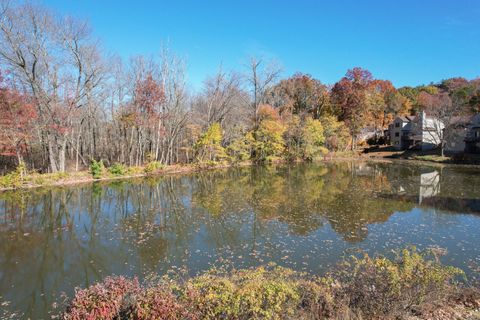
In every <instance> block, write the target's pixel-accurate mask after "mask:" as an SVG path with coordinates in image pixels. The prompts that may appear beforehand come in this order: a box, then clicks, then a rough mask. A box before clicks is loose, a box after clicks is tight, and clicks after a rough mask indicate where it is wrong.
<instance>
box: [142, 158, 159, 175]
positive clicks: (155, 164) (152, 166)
mask: <svg viewBox="0 0 480 320" xmlns="http://www.w3.org/2000/svg"><path fill="white" fill-rule="evenodd" d="M163 168H164V165H163V164H162V163H161V162H159V161H150V162H149V163H147V165H146V166H145V168H144V169H143V172H145V173H147V174H148V173H153V172H155V171H157V170H160V169H163Z"/></svg>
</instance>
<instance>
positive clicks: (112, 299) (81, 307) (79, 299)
mask: <svg viewBox="0 0 480 320" xmlns="http://www.w3.org/2000/svg"><path fill="white" fill-rule="evenodd" d="M139 290H140V286H139V284H138V281H137V280H136V279H133V280H130V279H126V278H124V277H107V278H106V279H105V280H104V281H103V282H101V283H97V284H95V285H93V286H90V287H89V288H87V289H83V290H78V289H77V290H75V297H74V298H73V300H72V301H71V302H70V304H69V305H68V307H67V310H66V312H65V314H64V316H63V319H65V320H81V319H107V320H109V319H117V318H118V316H119V314H120V313H123V312H125V308H126V306H125V302H126V301H127V299H126V298H127V296H129V295H134V294H137V293H138V292H139Z"/></svg>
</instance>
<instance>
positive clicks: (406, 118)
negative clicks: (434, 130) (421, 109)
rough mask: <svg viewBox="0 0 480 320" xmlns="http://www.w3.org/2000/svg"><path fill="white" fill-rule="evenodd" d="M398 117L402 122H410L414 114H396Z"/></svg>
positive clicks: (413, 118)
mask: <svg viewBox="0 0 480 320" xmlns="http://www.w3.org/2000/svg"><path fill="white" fill-rule="evenodd" d="M397 118H398V119H400V120H402V121H403V122H410V121H413V120H415V118H416V117H415V116H397Z"/></svg>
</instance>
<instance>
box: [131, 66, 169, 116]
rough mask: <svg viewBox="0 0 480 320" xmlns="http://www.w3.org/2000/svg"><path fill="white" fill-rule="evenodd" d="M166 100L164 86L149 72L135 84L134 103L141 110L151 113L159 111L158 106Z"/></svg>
mask: <svg viewBox="0 0 480 320" xmlns="http://www.w3.org/2000/svg"><path fill="white" fill-rule="evenodd" d="M164 100H165V93H164V91H163V88H162V86H161V85H160V84H159V83H158V82H157V81H156V80H155V79H153V77H152V75H150V74H149V75H148V76H147V77H146V78H145V79H142V80H139V81H137V83H136V84H135V99H134V104H135V106H136V107H137V108H139V109H140V111H141V112H145V113H147V114H149V115H151V114H153V113H156V112H158V110H157V108H158V106H159V105H160V104H162V102H163V101H164Z"/></svg>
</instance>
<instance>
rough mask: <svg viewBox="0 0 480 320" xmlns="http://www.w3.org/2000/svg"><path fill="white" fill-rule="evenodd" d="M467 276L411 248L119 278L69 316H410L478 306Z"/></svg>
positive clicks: (81, 297) (96, 289)
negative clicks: (463, 283) (321, 264)
mask: <svg viewBox="0 0 480 320" xmlns="http://www.w3.org/2000/svg"><path fill="white" fill-rule="evenodd" d="M460 274H462V272H461V271H460V270H459V269H456V268H453V267H448V266H443V265H441V264H440V263H438V262H437V259H436V257H434V256H433V258H432V256H431V255H430V256H429V255H428V254H426V253H419V252H417V251H416V249H415V248H411V249H406V250H403V251H402V252H401V253H399V254H398V257H397V258H396V259H392V260H390V259H387V258H384V257H376V258H371V257H369V256H368V255H365V256H364V257H363V258H352V259H351V260H349V261H348V262H346V263H344V264H343V265H342V266H341V268H339V269H338V270H336V271H334V272H332V273H330V274H328V275H327V276H325V277H314V276H309V275H306V274H304V273H299V272H296V271H293V270H290V269H286V268H281V267H275V266H274V267H259V268H256V269H249V270H234V271H231V272H225V271H221V270H220V271H219V270H216V269H214V270H211V271H208V272H206V273H204V274H202V275H199V276H196V277H193V278H190V279H182V278H180V277H176V276H174V277H172V276H165V277H163V278H162V279H161V280H160V281H158V282H152V281H150V284H147V285H139V284H138V282H137V281H136V280H135V279H134V280H128V279H125V278H123V277H116V278H107V279H106V280H105V281H103V282H102V283H100V284H96V285H93V286H91V287H89V288H87V289H83V290H76V294H75V297H74V298H73V300H72V301H71V302H70V303H69V305H68V307H67V308H66V311H65V313H64V315H63V318H64V319H100V318H101V319H139V320H141V319H394V318H401V319H404V318H408V317H410V316H412V315H416V316H418V315H419V314H422V312H423V311H422V310H428V309H429V310H432V308H433V306H435V308H436V306H438V305H441V304H447V303H448V302H449V301H450V303H451V301H455V303H456V304H458V303H463V304H464V305H467V304H469V305H470V307H471V308H478V306H479V303H477V301H480V294H479V291H478V290H473V291H472V290H470V291H469V290H467V289H464V290H460V289H461V287H460V286H459V285H458V283H456V282H454V280H455V277H456V276H458V275H460ZM427 307H428V308H427ZM425 312H428V311H425ZM433 318H434V317H433Z"/></svg>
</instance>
